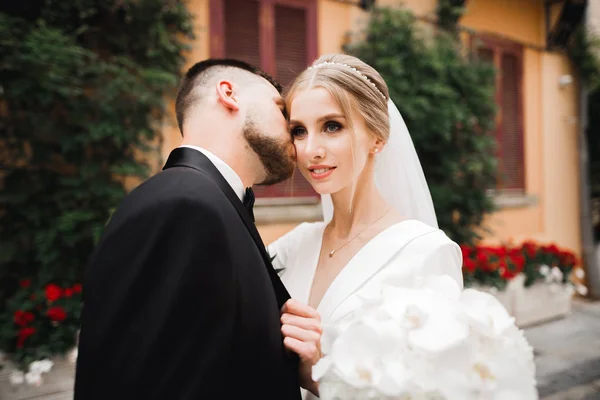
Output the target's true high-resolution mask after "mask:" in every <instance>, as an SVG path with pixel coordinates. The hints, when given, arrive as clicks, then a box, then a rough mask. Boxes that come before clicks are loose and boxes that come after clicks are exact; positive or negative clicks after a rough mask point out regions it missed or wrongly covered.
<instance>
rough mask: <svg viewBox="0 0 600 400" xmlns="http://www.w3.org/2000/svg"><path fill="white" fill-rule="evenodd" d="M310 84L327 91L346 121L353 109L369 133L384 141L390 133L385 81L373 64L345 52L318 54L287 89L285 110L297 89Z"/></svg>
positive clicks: (311, 86)
mask: <svg viewBox="0 0 600 400" xmlns="http://www.w3.org/2000/svg"><path fill="white" fill-rule="evenodd" d="M313 87H322V88H324V89H325V90H327V91H328V92H329V94H330V95H331V96H332V97H333V98H334V100H335V101H336V103H337V104H338V105H339V107H340V109H341V110H342V113H343V114H344V116H345V117H346V120H347V121H348V122H349V124H352V122H351V118H350V116H351V114H352V113H354V114H356V115H358V116H360V117H362V118H363V119H364V121H365V125H366V127H367V129H368V130H369V132H370V133H372V134H373V135H375V137H376V138H378V139H381V140H383V141H387V139H388V138H389V135H390V119H389V114H388V105H387V102H388V99H389V97H390V95H389V91H388V87H387V85H386V83H385V81H384V80H383V78H382V77H381V75H379V73H378V72H377V71H376V70H375V69H374V68H373V67H371V66H370V65H368V64H366V63H365V62H363V61H361V60H360V59H358V58H356V57H353V56H349V55H346V54H327V55H323V56H321V57H319V58H318V59H317V60H315V61H314V62H313V63H312V65H311V66H310V67H309V68H307V69H306V70H304V71H303V72H302V73H300V75H298V76H297V77H296V79H295V80H294V82H293V83H292V84H291V85H290V87H289V88H288V89H287V90H286V93H285V99H286V103H287V108H288V110H289V109H290V105H291V102H292V100H293V98H294V95H295V94H296V93H297V92H298V91H300V90H304V89H310V88H313ZM350 128H353V127H352V126H350Z"/></svg>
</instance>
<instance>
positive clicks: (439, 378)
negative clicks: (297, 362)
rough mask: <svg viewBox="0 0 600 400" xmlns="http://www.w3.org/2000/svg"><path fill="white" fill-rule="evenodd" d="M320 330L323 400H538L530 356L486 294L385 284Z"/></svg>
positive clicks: (435, 282) (425, 282) (439, 282)
mask: <svg viewBox="0 0 600 400" xmlns="http://www.w3.org/2000/svg"><path fill="white" fill-rule="evenodd" d="M380 289H381V290H377V292H376V295H375V296H369V298H364V299H363V300H364V301H365V304H364V307H361V308H360V310H358V311H357V312H355V313H353V314H351V315H349V316H347V317H346V318H344V319H343V320H342V321H340V322H339V323H337V324H336V325H335V326H326V327H325V331H324V334H323V338H322V350H323V352H324V354H325V356H324V358H322V359H321V360H320V361H319V362H318V363H317V364H316V365H315V366H314V368H313V379H314V380H315V381H318V382H319V392H320V398H321V399H323V400H336V399H339V400H353V399H357V400H358V399H360V400H367V399H381V400H384V399H403V400H404V399H445V400H475V399H478V400H479V399H481V400H483V399H485V400H530V399H537V398H538V395H537V390H536V383H535V365H534V362H533V349H532V348H531V347H530V346H529V344H528V343H527V340H526V339H525V337H524V335H523V332H522V331H521V330H519V329H518V328H517V327H516V326H515V324H514V319H513V318H512V317H510V316H509V314H508V313H507V311H506V310H505V308H504V307H503V306H502V305H501V304H500V303H499V302H498V301H497V300H496V299H495V298H494V297H493V296H491V295H490V294H487V293H484V292H480V291H477V290H474V289H466V290H464V291H461V289H460V288H459V286H458V284H457V283H456V281H454V280H453V279H452V278H450V277H447V276H430V277H420V278H415V279H414V280H411V281H410V282H407V281H406V280H404V279H401V280H396V281H395V282H394V280H393V279H392V280H388V281H387V283H386V284H384V285H382V286H381V288H380Z"/></svg>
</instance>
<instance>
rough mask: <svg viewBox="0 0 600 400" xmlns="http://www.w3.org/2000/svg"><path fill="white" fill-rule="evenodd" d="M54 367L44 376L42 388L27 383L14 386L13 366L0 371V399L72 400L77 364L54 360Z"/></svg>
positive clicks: (59, 359)
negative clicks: (11, 378)
mask: <svg viewBox="0 0 600 400" xmlns="http://www.w3.org/2000/svg"><path fill="white" fill-rule="evenodd" d="M53 361H54V366H53V367H52V369H51V370H50V372H48V373H47V374H43V375H42V377H43V379H44V382H43V383H42V385H41V386H40V387H37V386H31V385H28V384H27V383H23V384H22V385H12V384H11V383H10V380H9V377H10V374H11V372H12V371H13V369H12V366H10V365H9V366H5V368H4V369H3V370H0V399H2V400H26V399H34V398H35V400H71V399H73V386H74V384H75V364H73V363H71V362H69V361H67V360H66V359H63V358H56V359H53Z"/></svg>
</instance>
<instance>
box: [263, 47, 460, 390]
mask: <svg viewBox="0 0 600 400" xmlns="http://www.w3.org/2000/svg"><path fill="white" fill-rule="evenodd" d="M286 103H287V108H288V111H289V116H290V132H291V134H292V136H293V140H294V145H295V147H296V153H297V160H298V168H299V169H300V171H301V172H302V174H303V175H304V177H305V178H306V179H307V180H308V181H309V182H310V184H311V185H312V187H313V188H314V189H315V191H317V192H318V193H319V194H321V196H322V203H323V214H324V221H323V222H316V223H303V224H300V225H299V226H297V227H296V228H295V229H293V230H292V231H290V232H289V233H287V234H285V235H284V236H282V237H281V238H279V239H278V240H276V241H275V242H274V243H272V244H271V245H270V246H269V249H268V250H269V254H271V255H272V256H275V259H274V261H273V265H274V267H275V268H282V269H283V271H282V272H281V279H282V281H283V282H284V284H285V286H286V287H287V289H288V291H289V292H290V295H291V296H292V298H294V299H296V300H298V301H300V302H302V303H305V304H308V305H310V306H311V307H313V308H314V309H316V310H317V311H318V313H319V314H320V317H321V321H322V323H323V325H328V324H334V323H336V322H338V321H340V320H341V319H342V318H343V317H344V316H346V315H348V314H349V313H351V312H352V311H355V310H356V309H357V308H359V307H360V306H361V304H362V303H361V295H363V296H364V295H367V294H368V291H369V289H370V288H375V287H378V283H379V282H381V280H383V279H385V277H386V276H387V275H389V274H394V275H395V276H397V275H398V274H404V276H406V277H410V276H414V275H416V274H418V275H424V274H445V275H449V276H451V277H452V278H453V279H455V280H456V281H457V282H458V283H459V285H460V286H461V287H462V274H461V266H462V256H461V251H460V248H459V247H458V245H457V244H456V243H454V242H453V241H451V240H450V239H449V238H448V237H447V236H446V235H445V234H444V232H443V231H441V230H439V229H438V227H437V220H436V216H435V211H434V208H433V204H432V200H431V195H430V194H429V189H428V187H427V183H426V181H425V177H424V175H423V171H422V168H421V164H420V162H419V159H418V157H417V154H416V152H415V149H414V146H413V144H412V140H411V138H410V135H409V133H408V130H407V128H406V125H405V124H404V121H403V119H402V117H401V115H400V113H399V111H398V109H397V108H396V106H395V105H394V103H393V102H392V100H391V99H390V97H389V92H388V88H387V85H386V84H385V82H384V80H383V79H382V77H381V76H380V75H379V73H378V72H377V71H375V69H373V68H372V67H370V66H369V65H367V64H365V63H364V62H362V61H361V60H359V59H357V58H355V57H352V56H348V55H343V54H333V55H326V56H322V57H320V58H319V59H317V60H316V61H315V62H314V63H313V65H312V66H311V67H309V68H308V69H307V70H305V71H303V72H302V73H301V74H300V75H299V76H298V77H297V78H296V80H295V81H294V82H293V83H292V85H291V86H290V88H289V90H288V91H287V94H286ZM303 397H304V398H305V399H314V398H315V397H314V396H313V395H312V394H311V393H309V392H303Z"/></svg>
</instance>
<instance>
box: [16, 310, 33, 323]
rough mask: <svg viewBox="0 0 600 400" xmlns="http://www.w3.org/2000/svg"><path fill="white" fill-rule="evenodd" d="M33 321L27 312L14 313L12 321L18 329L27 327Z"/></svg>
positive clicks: (30, 314)
mask: <svg viewBox="0 0 600 400" xmlns="http://www.w3.org/2000/svg"><path fill="white" fill-rule="evenodd" d="M34 319H35V317H34V315H33V314H32V313H30V312H29V311H22V310H17V311H15V315H14V321H15V324H16V325H18V326H20V327H25V326H27V325H29V324H30V323H31V322H33V320H34Z"/></svg>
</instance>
